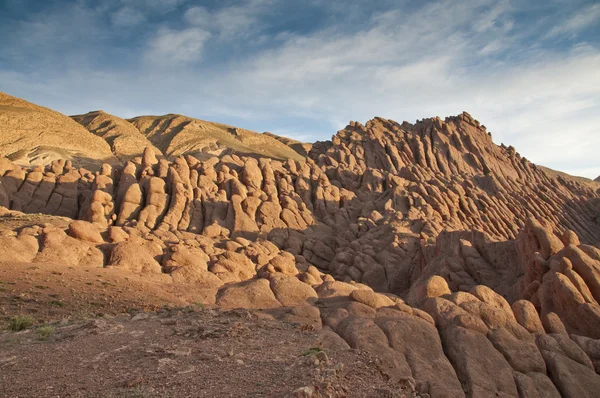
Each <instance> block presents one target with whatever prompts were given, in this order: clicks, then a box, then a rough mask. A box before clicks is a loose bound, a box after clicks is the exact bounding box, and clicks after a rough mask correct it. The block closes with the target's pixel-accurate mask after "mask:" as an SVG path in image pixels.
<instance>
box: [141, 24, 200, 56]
mask: <svg viewBox="0 0 600 398" xmlns="http://www.w3.org/2000/svg"><path fill="white" fill-rule="evenodd" d="M209 37H210V33H208V32H207V31H205V30H202V29H200V28H188V29H183V30H173V29H169V28H161V29H159V31H158V32H157V33H156V35H155V36H154V38H152V40H151V41H150V43H149V44H148V48H147V50H146V54H145V58H146V61H147V62H150V63H154V64H157V65H173V64H176V63H188V62H193V61H198V60H200V58H201V57H202V51H203V48H204V44H205V43H206V41H207V40H208V38H209Z"/></svg>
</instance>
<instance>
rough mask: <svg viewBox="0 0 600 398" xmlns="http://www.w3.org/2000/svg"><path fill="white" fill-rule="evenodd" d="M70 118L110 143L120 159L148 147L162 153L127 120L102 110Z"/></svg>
mask: <svg viewBox="0 0 600 398" xmlns="http://www.w3.org/2000/svg"><path fill="white" fill-rule="evenodd" d="M71 118H72V119H73V120H75V121H76V122H78V123H79V124H81V125H82V126H83V127H85V128H86V129H87V130H88V131H90V132H92V133H94V134H95V135H97V136H99V137H102V139H104V141H106V142H107V143H108V144H109V145H110V148H111V151H112V153H113V155H115V156H116V157H117V158H119V159H120V160H122V161H123V160H129V159H131V158H133V157H136V156H141V155H142V154H143V152H144V149H145V148H148V147H149V148H152V149H153V150H154V152H155V154H156V155H162V153H161V151H160V150H159V149H158V148H156V147H155V146H153V145H152V143H151V142H150V141H148V140H147V139H146V137H144V136H143V135H142V134H141V133H140V132H139V130H138V129H137V128H136V127H135V126H133V125H132V124H131V123H129V122H128V121H127V120H124V119H121V118H119V117H117V116H113V115H111V114H108V113H106V112H103V111H95V112H89V113H86V114H84V115H75V116H71Z"/></svg>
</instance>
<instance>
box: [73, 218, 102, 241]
mask: <svg viewBox="0 0 600 398" xmlns="http://www.w3.org/2000/svg"><path fill="white" fill-rule="evenodd" d="M69 235H70V236H72V237H73V238H75V239H79V240H82V241H85V242H90V243H102V242H104V239H102V235H100V231H98V228H97V227H96V226H95V225H94V224H92V223H89V222H87V221H72V222H71V223H70V224H69Z"/></svg>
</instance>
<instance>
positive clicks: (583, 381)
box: [0, 113, 600, 397]
mask: <svg viewBox="0 0 600 398" xmlns="http://www.w3.org/2000/svg"><path fill="white" fill-rule="evenodd" d="M131 123H132V124H133V125H134V126H136V128H137V129H138V130H139V131H140V132H141V133H142V134H143V135H144V136H146V137H147V139H148V140H149V141H150V142H151V143H152V144H153V145H154V146H156V147H157V148H158V149H160V150H161V151H162V153H163V154H164V155H166V156H169V157H174V158H173V159H172V160H170V159H167V158H164V157H160V156H159V158H158V159H157V156H156V153H155V152H154V151H153V150H151V149H150V148H147V149H145V150H144V153H143V155H142V156H141V157H135V158H133V159H131V160H130V161H128V162H126V163H125V164H124V165H117V166H111V165H109V164H105V165H103V166H102V168H101V170H100V172H96V173H92V172H90V171H88V170H85V169H83V168H75V167H73V166H72V164H70V163H69V162H64V161H54V162H52V163H51V164H49V165H48V166H46V167H42V166H39V167H35V168H23V167H20V166H18V165H15V164H13V163H11V162H9V161H8V160H6V159H5V160H3V161H2V163H1V164H0V166H1V167H0V175H1V177H0V183H1V184H0V205H1V206H4V207H5V209H4V210H3V213H4V216H3V217H1V218H0V224H2V223H5V224H6V225H7V227H6V228H4V229H2V228H0V230H2V232H1V233H0V248H2V249H3V253H4V255H3V263H0V269H1V268H2V267H4V268H5V272H4V273H3V274H2V275H3V279H4V280H6V281H9V282H11V283H15V284H17V283H21V284H23V283H24V282H23V281H22V280H21V279H20V277H19V274H22V273H18V272H14V270H15V269H17V270H18V269H19V267H22V268H23V269H24V270H30V271H27V273H28V274H32V273H34V272H36V273H37V272H38V271H39V272H43V271H44V269H46V268H49V267H53V268H52V270H53V271H55V269H54V267H57V266H58V267H62V268H61V271H60V272H61V274H60V275H59V276H52V275H54V274H52V273H46V274H44V277H43V278H40V280H44V281H57V282H56V283H55V285H56V287H55V288H54V287H53V288H50V289H48V291H47V292H44V293H43V294H48V295H49V296H48V297H47V298H41V297H38V296H36V298H35V299H32V300H30V301H29V302H24V301H23V300H18V301H16V300H13V299H12V296H11V295H10V294H6V295H5V296H4V298H2V296H0V305H2V307H3V308H6V309H7V312H8V313H9V314H14V313H17V311H19V310H20V311H23V310H24V309H27V308H32V307H33V306H39V305H40V303H43V302H46V300H47V302H51V301H53V300H54V299H51V298H50V297H52V296H50V295H51V294H56V293H54V292H53V290H52V289H59V288H60V289H63V290H61V292H62V293H61V294H64V291H65V290H64V289H65V286H64V281H65V280H68V279H67V278H69V277H72V279H73V283H74V284H77V286H81V289H85V287H84V286H86V285H87V283H92V284H93V283H94V282H95V281H96V279H95V278H101V277H106V276H108V275H110V276H114V275H119V278H127V279H126V280H128V281H129V282H128V283H130V285H128V286H130V287H128V288H127V289H126V290H127V292H128V293H131V290H133V289H135V286H136V285H134V284H133V282H132V281H134V280H135V281H145V282H144V283H148V284H152V286H154V289H153V291H158V290H160V289H168V291H169V294H174V295H175V296H176V297H177V299H178V300H189V301H191V300H193V302H198V303H202V304H203V305H208V306H216V307H217V308H219V309H223V310H228V309H236V308H247V309H252V310H257V311H261V316H268V317H269V318H270V319H277V320H281V321H283V322H293V323H296V324H300V325H302V326H301V328H302V329H305V330H322V331H323V332H326V333H329V335H330V336H331V338H332V339H335V341H336V342H337V344H339V345H341V346H343V347H346V348H353V349H358V350H364V351H366V352H368V353H369V355H374V356H376V357H377V358H378V361H380V362H379V363H380V368H379V369H380V371H381V372H382V374H384V375H385V376H386V377H387V378H388V380H389V381H390V383H391V384H392V385H393V384H394V383H395V382H398V383H400V382H401V381H402V382H404V383H406V382H408V383H409V384H410V385H412V386H414V390H415V392H416V393H417V394H418V395H420V396H427V395H428V396H430V397H492V396H501V397H561V396H564V397H594V396H595V395H596V394H597V391H598V390H599V389H600V375H599V374H598V372H600V350H599V347H600V305H599V304H598V303H599V302H600V247H599V242H600V190H599V189H598V188H597V184H595V183H591V182H588V181H580V180H578V179H576V178H571V177H570V176H565V175H563V174H561V173H552V172H549V171H547V170H546V169H544V168H541V167H538V166H537V165H535V164H533V163H531V162H529V161H528V160H527V159H525V158H523V157H522V156H521V155H519V153H518V152H517V151H516V150H515V149H514V148H513V147H510V146H509V147H506V146H503V145H501V146H498V145H495V144H494V143H493V142H492V138H491V136H490V134H489V133H488V132H487V131H486V129H485V127H483V126H482V125H481V124H480V123H479V122H478V121H477V120H475V119H474V118H473V117H471V116H470V115H469V114H468V113H462V114H460V115H458V116H454V117H448V118H445V119H440V118H431V119H424V120H420V121H417V122H416V123H415V124H411V123H407V122H404V123H402V124H400V123H397V122H394V121H392V120H387V119H383V118H375V119H373V120H371V121H369V122H367V123H366V124H364V125H363V124H361V123H357V122H351V123H350V124H349V125H348V126H347V127H346V128H344V129H343V130H340V131H339V132H337V134H335V135H334V136H333V137H332V140H331V141H326V142H318V143H315V144H314V145H313V146H312V147H311V148H310V150H309V152H308V154H307V155H308V156H307V157H306V158H302V159H301V160H300V159H298V160H295V159H294V158H293V157H285V156H273V153H270V154H269V156H257V153H256V152H254V153H252V154H248V155H251V156H247V155H243V154H242V153H243V151H241V150H239V151H238V150H237V149H236V148H233V149H236V152H237V153H221V154H220V155H221V156H220V157H206V158H204V157H203V156H192V155H197V154H198V153H206V152H212V151H218V150H219V148H218V147H214V146H213V147H211V146H210V144H207V145H208V149H204V148H205V147H203V146H202V145H204V144H198V141H197V140H196V139H193V138H192V137H196V138H197V137H198V135H199V133H198V132H199V131H202V132H204V133H206V131H208V130H209V129H213V128H214V129H221V127H215V126H212V127H208V126H204V125H203V124H202V123H200V122H195V121H194V120H192V119H189V118H185V117H183V116H178V115H167V116H163V117H143V118H136V119H132V120H131ZM186 129H187V130H186ZM188 130H189V131H188ZM184 131H187V132H186V133H185V134H182V132H184ZM211 131H212V130H211ZM220 131H221V132H218V131H216V132H214V133H213V132H211V133H210V134H208V135H211V137H213V138H211V139H214V136H213V135H212V134H215V135H217V134H221V135H219V137H221V138H218V139H217V141H219V142H220V143H223V142H225V138H226V139H227V140H228V141H227V145H230V144H231V142H233V141H238V142H241V143H247V142H249V141H248V140H254V139H255V138H256V137H255V136H254V135H252V134H248V135H246V133H245V132H244V131H241V130H239V129H233V130H230V128H229V127H227V126H224V127H222V129H221V130H220ZM204 133H203V134H204ZM186 137H189V138H186ZM223 137H225V138H223ZM238 137H242V138H240V139H239V140H238ZM269 138H271V137H269ZM188 140H190V141H188ZM273 140H274V141H276V142H279V141H278V140H276V139H274V138H273ZM209 141H210V140H209ZM209 141H207V142H209ZM230 141H231V142H230ZM252 142H254V141H252ZM233 144H236V145H239V144H237V143H235V142H233ZM233 144H231V145H233ZM280 144H281V145H283V146H284V147H285V148H288V150H291V149H289V147H287V146H286V145H284V143H280ZM215 145H216V146H217V145H218V144H217V143H216V141H215ZM277 148H279V147H277ZM179 151H181V152H179ZM282 151H283V149H282ZM179 154H183V155H179ZM25 213H41V214H47V215H52V216H54V217H53V218H50V219H49V220H46V219H45V218H46V217H49V216H43V215H35V216H34V215H31V214H25ZM56 216H61V217H68V218H69V219H68V220H67V221H68V226H67V225H66V224H65V222H66V221H64V220H65V219H63V218H56ZM50 220H52V221H50ZM69 267H72V268H73V269H74V270H81V269H83V268H87V269H93V270H95V271H94V272H92V273H90V277H89V278H91V279H92V280H90V281H89V282H88V280H87V279H85V278H83V279H82V277H81V275H80V274H79V273H78V274H77V278H75V277H74V275H75V273H76V272H78V271H70V270H69ZM23 272H25V271H23ZM60 282H62V283H63V284H60ZM80 282H84V283H83V284H80ZM46 283H48V282H46ZM136 283H137V282H136ZM139 283H142V282H139ZM31 284H32V285H33V286H32V290H33V288H34V287H35V285H36V282H35V281H33V283H31ZM11 286H13V285H11ZM161 286H162V288H161ZM103 289H104V290H103V291H104V293H105V294H106V295H108V297H107V299H108V298H110V300H112V301H111V302H113V304H114V300H118V297H119V295H121V294H123V293H122V292H123V285H122V284H120V283H119V284H117V283H114V284H113V283H108V284H103ZM160 296H161V297H166V295H163V294H161V295H160ZM84 297H86V295H85V294H84V293H76V294H73V297H70V296H67V298H66V299H65V300H66V301H67V302H68V300H71V301H77V305H81V300H82V299H83V298H84ZM189 301H188V302H189ZM96 305H98V306H99V307H100V308H111V307H108V305H106V306H105V305H104V304H102V303H100V304H96ZM40 312H41V311H39V310H38V312H36V313H40ZM284 343H285V342H283V343H282V344H284ZM132 366H133V365H132ZM173 377H174V378H177V377H179V376H176V375H174V376H173ZM313 396H315V395H313ZM349 396H352V395H351V394H349ZM356 396H365V395H356ZM366 396H368V395H366ZM392 396H393V395H392Z"/></svg>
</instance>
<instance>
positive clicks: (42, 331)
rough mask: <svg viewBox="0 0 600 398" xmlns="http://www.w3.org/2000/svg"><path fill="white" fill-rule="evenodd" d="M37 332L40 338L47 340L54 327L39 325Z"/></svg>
mask: <svg viewBox="0 0 600 398" xmlns="http://www.w3.org/2000/svg"><path fill="white" fill-rule="evenodd" d="M37 332H38V337H39V339H40V340H48V338H49V337H50V336H52V333H54V328H53V327H52V326H50V325H44V326H40V327H39V328H38V330H37Z"/></svg>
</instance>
